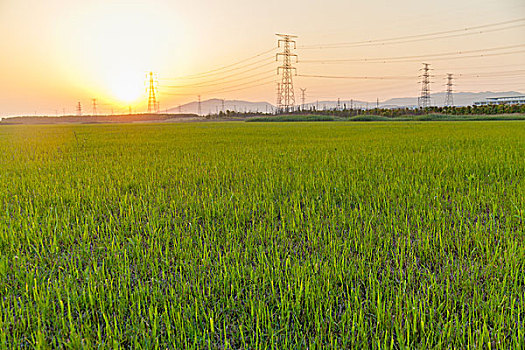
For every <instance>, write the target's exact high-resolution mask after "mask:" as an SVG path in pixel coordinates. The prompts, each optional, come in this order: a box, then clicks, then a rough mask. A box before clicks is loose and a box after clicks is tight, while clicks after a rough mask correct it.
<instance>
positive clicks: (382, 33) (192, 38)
mask: <svg viewBox="0 0 525 350" xmlns="http://www.w3.org/2000/svg"><path fill="white" fill-rule="evenodd" d="M523 17H525V3H524V2H523V1H521V0H502V1H493V0H490V1H483V0H481V1H480V0H467V1H452V0H444V1H439V2H437V1H436V2H427V1H425V2H420V1H410V0H403V1H396V2H395V3H394V2H392V1H386V0H384V1H381V0H371V1H366V2H355V1H335V0H324V1H299V0H290V1H285V2H283V1H277V0H274V1H237V0H225V1H220V2H219V1H211V0H202V1H191V2H189V1H160V0H148V1H72V0H47V1H33V0H30V1H21V0H0V52H1V53H2V54H1V55H0V77H1V78H0V79H1V80H0V115H2V116H4V115H21V114H31V115H32V114H52V115H54V114H55V113H56V114H59V113H60V114H62V113H74V108H75V105H76V103H77V102H79V101H80V102H82V103H84V104H89V101H90V100H91V99H92V98H97V99H98V101H99V104H100V109H101V110H102V111H105V112H109V111H110V110H111V111H115V112H118V111H122V110H125V109H127V108H128V106H133V109H134V110H137V111H141V110H144V108H145V105H146V104H147V100H146V94H145V76H146V73H147V72H149V71H153V72H155V73H156V74H157V76H158V77H159V100H160V101H161V104H162V106H161V108H162V109H163V108H168V107H175V106H177V105H179V104H182V103H186V102H189V101H192V100H195V99H196V96H197V95H201V97H202V98H203V99H208V98H226V99H233V98H235V99H246V100H252V101H268V102H270V103H275V101H274V100H275V83H274V82H272V81H270V80H271V79H272V77H274V78H275V82H277V79H278V77H277V75H276V73H274V72H272V70H274V69H275V68H276V67H277V63H275V64H273V65H272V64H271V62H272V60H273V61H274V59H273V58H272V57H271V56H272V55H273V54H274V53H268V54H265V55H261V57H260V58H261V59H263V60H264V58H265V57H268V65H267V66H265V67H261V68H260V69H258V70H254V71H253V72H249V73H246V74H244V75H242V74H240V72H239V75H238V76H237V77H233V78H232V77H230V78H229V79H230V80H227V79H226V80H224V77H223V76H222V77H221V76H220V75H217V76H215V77H208V78H206V77H204V78H200V80H197V81H195V82H192V81H188V80H187V79H186V80H184V79H182V80H181V79H177V77H181V76H188V75H192V74H198V73H201V72H206V71H210V70H213V69H216V68H217V67H222V66H226V65H229V64H232V63H235V62H238V61H241V60H243V59H245V58H249V57H252V56H254V55H257V54H259V53H261V52H265V51H268V50H271V49H272V48H275V47H276V43H277V40H276V37H275V33H291V34H295V35H297V36H298V39H297V43H298V50H296V53H297V54H298V55H299V63H298V64H297V68H298V73H300V75H338V76H378V77H383V76H414V79H413V80H410V79H403V80H372V81H368V80H365V81H363V80H351V79H339V80H331V79H320V78H306V77H300V76H298V77H296V78H295V86H296V90H297V91H296V94H297V93H298V91H299V90H298V88H299V87H304V88H307V89H308V100H309V101H313V100H315V99H337V98H338V97H340V98H355V99H360V100H372V101H375V100H376V98H379V99H381V100H385V99H388V98H393V97H403V96H416V95H417V94H418V93H419V85H418V82H417V80H418V78H417V76H418V74H419V69H420V68H421V62H423V61H429V63H431V64H432V68H433V69H434V71H433V73H434V75H435V77H434V85H433V88H434V91H442V90H443V89H444V87H443V84H444V81H443V76H444V74H445V73H447V72H452V73H455V74H457V75H458V78H457V81H456V84H457V85H456V90H458V91H472V92H477V91H487V90H492V91H498V90H501V91H509V90H515V91H522V92H523V91H525V80H524V75H523V74H522V73H519V71H520V70H524V69H525V52H524V51H523V50H521V51H520V50H518V49H519V47H518V48H515V49H513V50H514V51H517V52H516V53H511V54H506V55H493V56H491V55H487V56H486V57H473V58H463V57H462V58H461V59H455V58H451V59H440V60H435V61H432V59H427V60H423V59H422V60H421V62H418V61H417V60H414V61H413V62H406V61H403V62H398V63H367V62H351V63H345V64H327V63H326V62H325V63H314V62H312V63H308V62H307V61H309V60H334V59H354V58H355V59H361V58H370V57H372V58H373V57H398V56H410V55H433V54H439V53H447V52H459V51H469V50H482V49H489V48H497V47H506V46H509V47H510V46H516V47H517V46H518V45H521V44H525V43H524V39H523V38H525V26H523V24H524V23H523V22H518V23H514V24H509V25H507V27H509V28H508V29H504V30H499V31H492V32H483V33H479V34H473V35H465V36H461V35H458V36H456V37H452V38H446V39H435V40H427V41H422V40H420V41H414V42H409V43H404V44H396V45H370V46H362V47H348V48H341V49H326V48H323V49H307V48H302V47H303V46H311V45H318V46H320V47H322V46H323V45H329V44H332V43H340V42H355V41H365V40H377V39H385V38H392V37H398V36H407V35H415V34H419V33H421V34H424V33H432V32H440V31H447V30H453V29H461V28H467V27H475V26H479V25H483V24H487V23H497V22H505V21H512V20H515V19H519V18H523ZM510 27H511V28H510ZM510 51H512V49H511V50H510ZM518 51H519V52H518ZM275 52H276V51H275ZM490 52H492V53H497V52H499V51H490ZM483 53H484V52H480V54H483ZM304 61H306V62H304ZM302 62H304V63H302ZM264 63H265V62H262V64H264ZM497 72H507V73H505V74H503V73H501V74H497ZM512 72H514V73H512ZM461 74H464V75H465V76H464V77H461ZM477 74H479V76H476V75H477ZM232 79H233V80H236V82H235V83H234V82H232ZM258 79H267V80H262V81H264V84H255V82H256V81H257V80H258ZM243 83H244V84H245V87H246V86H247V88H242V85H241V88H240V89H237V90H235V89H232V87H234V86H236V85H239V84H243ZM168 85H177V86H178V88H175V89H173V88H167V87H166V86H168ZM255 85H257V86H255ZM211 86H213V88H210V87H211ZM221 88H222V89H223V90H224V91H225V92H221V91H220V90H221ZM231 90H235V91H231Z"/></svg>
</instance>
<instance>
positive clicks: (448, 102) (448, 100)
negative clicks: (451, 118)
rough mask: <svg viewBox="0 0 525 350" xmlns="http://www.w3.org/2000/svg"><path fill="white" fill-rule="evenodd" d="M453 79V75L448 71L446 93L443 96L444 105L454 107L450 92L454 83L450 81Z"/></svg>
mask: <svg viewBox="0 0 525 350" xmlns="http://www.w3.org/2000/svg"><path fill="white" fill-rule="evenodd" d="M453 80H454V75H453V74H450V73H448V74H447V84H446V87H447V94H446V96H445V107H454V96H453V94H452V87H453V86H454V83H453V82H452V81H453Z"/></svg>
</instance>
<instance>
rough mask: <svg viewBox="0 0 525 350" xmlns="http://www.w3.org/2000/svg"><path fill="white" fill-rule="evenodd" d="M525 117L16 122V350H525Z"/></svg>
mask: <svg viewBox="0 0 525 350" xmlns="http://www.w3.org/2000/svg"><path fill="white" fill-rule="evenodd" d="M524 221H525V123H524V122H519V121H508V122H454V123H446V122H443V123H439V122H425V123H417V122H410V123H404V122H395V123H381V122H378V123H268V124H260V123H197V124H157V125H98V126H96V125H95V126H81V125H76V126H73V125H71V126H67V125H64V126H38V127H31V126H4V127H0V253H1V254H0V347H1V348H22V347H35V348H57V347H69V348H80V347H86V348H118V347H142V348H162V349H165V348H175V349H191V348H196V349H207V348H210V349H288V348H294V349H330V348H333V349H341V348H381V349H386V348H395V349H398V348H406V347H409V348H414V349H417V348H420V349H428V348H450V349H452V348H457V349H465V348H480V349H482V348H487V349H488V348H492V349H494V348H499V349H510V348H514V349H518V348H524V347H525V331H524V329H525V292H524V290H525V233H524V231H525V224H524Z"/></svg>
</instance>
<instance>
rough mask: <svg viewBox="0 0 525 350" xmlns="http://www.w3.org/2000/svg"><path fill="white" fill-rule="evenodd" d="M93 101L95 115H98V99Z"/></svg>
mask: <svg viewBox="0 0 525 350" xmlns="http://www.w3.org/2000/svg"><path fill="white" fill-rule="evenodd" d="M91 101H92V102H93V115H97V99H96V98H92V99H91Z"/></svg>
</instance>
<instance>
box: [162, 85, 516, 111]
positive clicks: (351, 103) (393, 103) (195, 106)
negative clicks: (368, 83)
mask: <svg viewBox="0 0 525 350" xmlns="http://www.w3.org/2000/svg"><path fill="white" fill-rule="evenodd" d="M445 95H446V94H445V93H444V92H439V93H435V94H431V95H430V97H431V100H432V106H443V104H444V102H445ZM519 95H524V94H523V93H521V92H516V91H505V92H492V91H486V92H455V93H454V105H455V106H472V105H473V104H474V102H476V101H483V100H485V99H486V98H488V97H501V96H519ZM223 101H224V102H223ZM417 101H418V98H417V97H400V98H392V99H389V100H386V101H380V102H379V107H381V108H401V107H417V106H418V103H417ZM223 103H224V105H223ZM376 105H377V101H368V102H367V101H360V100H340V101H337V100H335V101H329V100H325V101H316V102H311V103H307V104H305V109H314V108H315V109H317V110H325V109H334V108H337V107H339V108H345V107H346V108H348V109H349V108H361V109H366V108H370V109H372V108H375V107H376ZM222 110H224V111H226V110H230V111H236V112H252V113H267V112H268V113H271V112H273V111H274V110H275V106H274V105H272V104H271V103H268V102H250V101H241V100H221V99H217V98H216V99H211V100H206V101H202V102H201V115H208V114H215V113H217V112H220V111H222ZM198 112H199V103H198V102H197V101H194V102H190V103H187V104H184V105H181V106H178V107H173V108H170V109H168V113H179V114H188V113H192V114H198Z"/></svg>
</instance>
